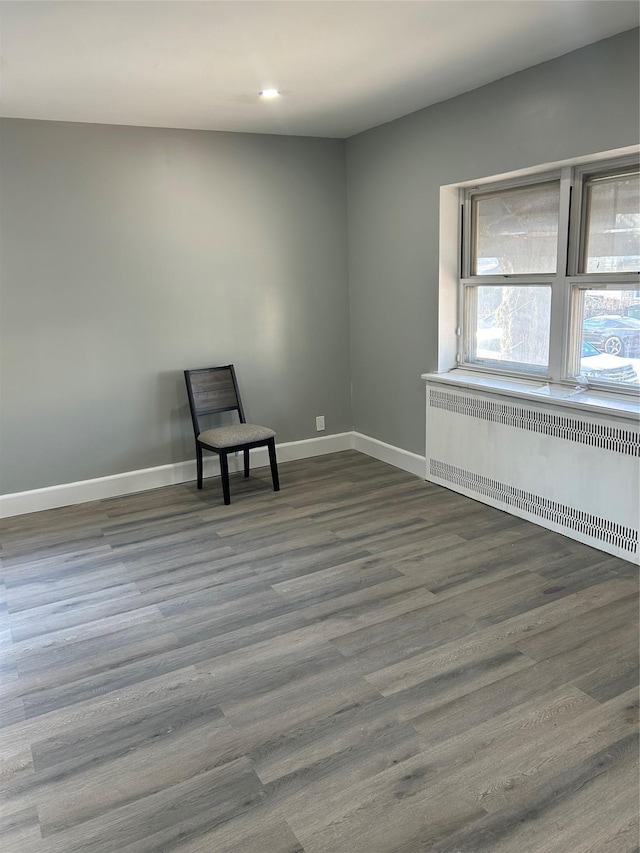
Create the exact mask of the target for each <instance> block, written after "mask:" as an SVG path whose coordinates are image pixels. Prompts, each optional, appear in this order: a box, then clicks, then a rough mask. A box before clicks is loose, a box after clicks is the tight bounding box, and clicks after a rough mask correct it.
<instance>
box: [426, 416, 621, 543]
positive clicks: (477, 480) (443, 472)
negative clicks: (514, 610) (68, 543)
mask: <svg viewBox="0 0 640 853" xmlns="http://www.w3.org/2000/svg"><path fill="white" fill-rule="evenodd" d="M474 402H475V401H474ZM500 408H502V406H501V405H500ZM510 408H514V409H517V408H518V407H510ZM562 419H563V420H564V418H562ZM568 420H572V419H571V418H568ZM429 468H430V472H431V475H432V476H434V477H438V478H439V479H441V480H446V481H447V482H449V483H454V484H456V485H457V486H460V487H462V488H463V489H467V490H469V491H472V492H476V493H478V494H480V495H484V496H486V497H488V498H491V499H493V500H496V501H500V502H501V503H503V504H505V505H506V506H507V507H509V506H510V507H517V508H518V509H520V510H523V511H525V512H527V513H531V514H532V515H535V516H538V517H539V518H543V519H545V520H547V521H550V522H553V523H554V524H557V525H561V526H563V527H565V528H567V529H569V530H575V531H577V532H579V533H582V534H585V535H587V536H591V537H592V538H593V539H597V540H598V541H600V542H606V543H608V544H609V545H613V546H615V547H616V548H620V549H622V550H623V551H626V552H628V553H629V554H636V553H637V552H638V531H637V530H634V529H633V528H631V527H625V526H623V525H621V524H616V523H615V522H613V521H609V520H608V519H606V518H601V517H600V516H597V515H593V514H591V513H587V512H582V511H581V510H577V509H574V508H573V507H570V506H567V505H565V504H562V503H558V502H557V501H552V500H549V498H545V497H541V496H540V495H536V494H534V493H533V492H529V491H525V490H524V489H518V488H515V487H514V486H509V485H507V484H506V483H501V482H500V481H499V480H494V479H492V478H490V477H484V476H482V475H480V474H475V473H474V472H473V471H467V470H465V469H464V468H457V467H456V466H455V465H450V464H448V463H447V462H440V461H439V460H437V459H430V460H429ZM507 512H508V510H507Z"/></svg>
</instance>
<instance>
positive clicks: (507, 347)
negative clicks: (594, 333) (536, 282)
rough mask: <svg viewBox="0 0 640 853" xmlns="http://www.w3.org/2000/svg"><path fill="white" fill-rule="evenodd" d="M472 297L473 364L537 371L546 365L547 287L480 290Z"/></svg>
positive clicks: (548, 313) (549, 296) (547, 360)
mask: <svg viewBox="0 0 640 853" xmlns="http://www.w3.org/2000/svg"><path fill="white" fill-rule="evenodd" d="M468 290H469V291H471V292H472V293H470V296H471V298H472V296H473V292H475V294H476V309H477V310H476V328H475V336H474V337H475V347H474V349H475V352H474V353H473V354H472V360H473V361H486V360H491V361H499V362H503V363H504V366H505V367H509V366H518V365H521V366H524V367H528V368H530V369H534V370H535V369H537V370H540V369H541V368H545V367H547V366H548V364H549V328H550V322H551V288H550V287H548V286H547V287H526V286H519V287H501V286H487V287H485V286H483V287H474V288H468Z"/></svg>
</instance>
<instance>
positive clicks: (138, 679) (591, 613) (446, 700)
mask: <svg viewBox="0 0 640 853" xmlns="http://www.w3.org/2000/svg"><path fill="white" fill-rule="evenodd" d="M281 476H282V491H281V492H279V493H274V492H273V491H271V488H270V483H269V472H268V469H262V470H258V471H255V472H252V477H251V478H250V479H249V480H248V481H244V480H243V479H242V477H241V476H240V477H235V478H233V480H232V504H231V506H230V507H224V506H223V505H222V500H221V493H220V488H219V482H218V481H217V480H216V481H210V482H208V483H207V484H206V488H205V489H204V490H203V491H202V492H198V491H197V490H196V489H195V487H194V486H193V485H191V484H188V485H183V486H176V487H172V488H167V489H162V490H158V491H154V492H146V493H143V494H138V495H132V496H129V497H123V498H117V499H111V500H105V501H101V502H96V503H92V504H85V505H82V506H78V507H71V508H66V509H57V510H51V511H49V512H45V513H39V514H34V515H31V516H22V517H18V518H14V519H8V520H5V521H4V522H3V523H2V534H3V535H2V550H1V554H2V562H3V565H4V573H3V574H4V585H3V587H2V616H3V628H2V641H3V658H2V685H3V692H2V699H1V703H0V717H1V722H2V726H3V728H2V729H1V730H0V734H1V735H2V747H3V767H2V793H3V809H2V813H3V821H4V830H3V833H4V834H3V839H4V840H3V842H2V845H1V849H2V850H3V851H4V853H43V851H46V853H90V852H91V851H98V852H99V853H111V851H113V853H144V851H167V853H168V851H176V853H302V851H305V853H418V851H420V853H425V852H426V851H438V853H445V851H448V853H463V851H464V853H481V851H490V852H491V853H527V851H531V853H578V851H580V853H587V851H590V853H630V852H631V851H638V847H639V841H638V782H637V779H638V775H637V771H638V767H637V756H638V749H637V732H638V729H637V709H638V701H637V699H638V697H637V682H638V662H637V653H638V603H637V593H638V576H637V569H636V568H634V567H633V566H632V565H630V564H628V563H625V562H623V561H620V560H618V559H615V558H612V557H608V556H607V555H606V554H603V553H601V552H599V551H594V550H592V549H590V548H588V547H586V546H583V545H580V544H578V543H576V542H573V541H571V540H569V539H566V538H564V537H562V536H559V535H556V534H553V533H550V532H548V531H545V530H543V529H542V528H539V527H535V526H532V525H530V524H528V523H526V522H523V521H521V520H519V519H516V518H514V517H512V516H509V515H506V514H503V513H501V512H499V511H497V510H494V509H492V508H490V507H486V506H484V505H482V504H480V503H476V502H474V501H471V500H467V499H466V498H463V497H461V496H460V495H456V494H455V493H453V492H450V491H447V490H444V489H441V488H439V487H437V486H433V485H430V484H428V483H424V482H423V481H421V480H419V479H416V478H414V477H412V476H410V475H408V474H405V473H403V472H401V471H398V470H396V469H394V468H391V467H389V466H387V465H385V464H383V463H381V462H377V461H375V460H372V459H370V458H368V457H366V456H363V455H360V454H358V453H355V452H346V453H340V454H335V455H332V456H325V457H320V458H316V459H311V460H304V461H300V462H293V463H287V464H284V465H282V466H281Z"/></svg>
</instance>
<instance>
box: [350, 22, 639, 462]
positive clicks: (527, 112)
mask: <svg viewBox="0 0 640 853" xmlns="http://www.w3.org/2000/svg"><path fill="white" fill-rule="evenodd" d="M638 103H639V91H638V31H637V30H633V31H630V32H627V33H623V34H621V35H619V36H615V37H613V38H611V39H607V40H605V41H602V42H598V43H597V44H595V45H590V46H589V47H586V48H584V49H582V50H579V51H575V52H574V53H570V54H567V55H566V56H563V57H560V58H559V59H556V60H553V61H552V62H547V63H544V64H543V65H538V66H535V67H534V68H530V69H527V70H526V71H522V72H520V73H518V74H514V75H512V76H510V77H506V78H504V79H502V80H499V81H497V82H496V83H492V84H490V85H488V86H484V87H483V88H481V89H476V90H475V91H473V92H469V93H467V94H465V95H462V96H460V97H458V98H454V99H452V100H449V101H446V102H444V103H441V104H437V105H436V106H433V107H429V108H427V109H425V110H421V111H420V112H417V113H413V114H412V115H410V116H407V117H405V118H402V119H399V120H397V121H394V122H391V123H390V124H387V125H383V126H381V127H379V128H376V129H374V130H371V131H367V132H366V133H362V134H360V135H358V136H355V137H352V138H351V139H349V140H347V199H348V222H349V287H350V300H351V370H352V387H353V391H352V404H353V418H354V429H356V430H357V431H359V432H362V433H365V434H366V435H369V436H373V437H375V438H378V439H380V440H382V441H386V442H388V443H389V444H392V445H395V446H397V447H401V448H403V449H405V450H409V451H412V452H415V453H419V454H423V453H424V383H423V382H422V381H421V379H420V375H421V373H424V372H427V371H431V370H436V369H437V352H438V341H437V323H438V212H439V187H440V186H441V185H443V184H450V183H456V182H459V181H465V180H473V179H475V178H481V177H486V176H490V175H496V174H499V173H502V172H508V171H512V170H516V169H521V168H526V167H529V166H535V165H538V164H542V163H548V162H552V161H554V160H563V159H567V158H570V157H578V156H581V155H589V154H593V153H595V152H599V151H605V150H609V149H614V148H618V147H624V146H627V145H633V144H635V143H637V142H638V137H639V115H638Z"/></svg>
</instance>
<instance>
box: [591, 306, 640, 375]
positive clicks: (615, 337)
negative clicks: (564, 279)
mask: <svg viewBox="0 0 640 853" xmlns="http://www.w3.org/2000/svg"><path fill="white" fill-rule="evenodd" d="M583 299H584V303H583V316H584V320H583V323H582V341H581V353H580V373H581V374H582V375H583V376H585V377H586V378H587V379H589V380H593V381H598V382H627V383H631V384H634V385H636V386H637V384H638V381H639V380H638V376H639V375H640V291H632V290H586V291H583Z"/></svg>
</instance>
